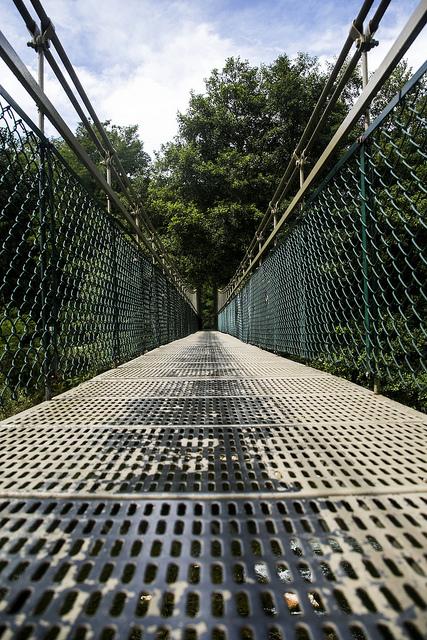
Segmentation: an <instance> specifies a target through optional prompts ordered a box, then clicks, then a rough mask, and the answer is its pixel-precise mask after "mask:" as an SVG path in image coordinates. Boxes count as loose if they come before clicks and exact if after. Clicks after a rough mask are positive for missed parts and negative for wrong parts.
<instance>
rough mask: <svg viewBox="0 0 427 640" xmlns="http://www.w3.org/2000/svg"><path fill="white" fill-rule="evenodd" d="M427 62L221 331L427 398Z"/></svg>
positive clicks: (233, 304) (246, 289)
mask: <svg viewBox="0 0 427 640" xmlns="http://www.w3.org/2000/svg"><path fill="white" fill-rule="evenodd" d="M425 74H426V65H424V67H422V68H421V69H420V71H419V72H418V73H417V74H415V76H414V77H413V78H412V80H411V81H410V82H409V83H408V84H407V85H405V87H404V88H403V89H402V91H401V92H400V94H399V95H398V96H397V97H396V98H395V99H394V100H392V101H391V103H390V104H389V105H388V107H387V108H386V109H385V110H384V111H383V112H382V114H381V115H380V116H379V117H378V118H377V119H376V120H375V122H374V123H372V125H371V126H370V128H369V129H368V131H367V132H366V134H365V135H364V136H363V139H362V140H359V141H358V142H356V143H355V144H354V145H353V146H352V147H351V148H350V149H349V150H348V152H347V153H346V155H345V156H344V157H343V158H342V159H341V160H340V162H339V163H338V164H337V165H336V167H335V168H334V169H333V171H331V173H330V174H329V175H328V176H327V177H326V179H325V180H324V182H323V183H322V184H321V186H320V187H319V188H318V189H317V191H315V192H314V193H312V194H311V195H310V197H309V198H308V199H307V200H306V202H305V203H304V205H303V206H302V207H301V209H300V211H299V212H298V213H294V215H293V218H292V219H291V221H290V222H289V224H288V225H287V228H286V231H285V232H284V234H282V235H281V237H280V238H279V240H278V243H277V245H276V247H275V248H274V249H272V250H271V251H270V253H269V255H268V257H267V258H266V260H265V261H264V263H263V264H261V265H260V266H259V267H258V268H257V269H256V271H254V272H253V273H252V275H251V276H250V277H249V279H247V280H246V282H245V283H244V286H243V287H242V288H241V289H240V290H239V291H238V293H237V294H236V295H234V297H232V298H231V300H230V301H229V302H228V303H227V304H226V305H225V306H224V307H223V309H222V310H221V311H220V313H219V329H220V330H221V331H224V332H226V333H230V334H232V335H234V336H237V337H238V338H240V339H242V340H244V341H246V342H250V343H252V344H255V345H258V346H260V347H263V348H265V349H269V350H272V351H275V352H278V353H281V354H285V355H289V356H290V357H296V358H298V359H303V360H304V361H306V362H310V363H312V364H313V365H314V366H317V367H319V368H322V369H326V370H328V371H331V372H332V373H335V374H338V375H342V376H344V377H348V378H350V379H352V380H354V381H357V382H359V383H367V382H369V383H370V384H372V383H374V381H375V380H376V381H379V382H380V383H381V385H382V388H383V389H384V390H385V391H387V392H390V393H391V394H392V395H393V394H394V395H395V396H396V397H398V398H399V399H401V400H403V401H406V402H409V403H411V404H414V405H415V406H418V407H419V408H426V401H427V368H426V333H427V331H426V325H425V318H426V315H427V314H426V312H427V304H426V302H427V295H426V294H427V292H426V281H427V256H426V253H425V249H426V240H427V233H426V210H427V190H426V185H427V166H426V158H427V155H426V153H427V152H426V126H425V125H426V104H427V99H426V75H425Z"/></svg>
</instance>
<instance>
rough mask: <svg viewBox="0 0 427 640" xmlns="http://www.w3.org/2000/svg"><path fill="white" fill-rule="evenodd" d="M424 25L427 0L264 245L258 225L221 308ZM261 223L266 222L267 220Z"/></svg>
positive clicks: (381, 10)
mask: <svg viewBox="0 0 427 640" xmlns="http://www.w3.org/2000/svg"><path fill="white" fill-rule="evenodd" d="M385 9H386V7H385V5H384V3H381V4H380V6H379V7H378V9H377V11H376V13H375V15H374V17H373V19H372V20H371V22H370V28H372V29H375V30H376V29H377V28H378V25H379V23H380V20H381V18H382V17H383V15H384V12H385ZM426 22H427V0H421V2H420V3H419V5H418V7H417V8H416V9H415V10H414V12H413V13H412V15H411V17H410V18H409V20H408V22H407V24H406V25H405V26H404V28H403V29H402V31H401V33H400V34H399V36H398V37H397V39H396V41H395V43H394V44H393V45H392V47H391V49H390V50H389V52H388V54H387V55H386V57H385V58H384V60H383V62H382V63H381V65H380V66H379V67H378V69H377V70H376V72H375V73H374V74H373V76H372V77H371V79H370V80H369V82H368V84H367V86H366V87H365V88H364V89H363V91H362V93H361V94H360V96H359V98H358V100H357V101H356V103H355V104H354V105H353V107H352V109H351V110H350V112H349V113H348V114H347V116H346V117H345V119H344V120H343V122H342V123H341V125H340V126H339V128H338V130H337V131H336V133H335V134H334V136H333V137H332V139H331V141H330V142H329V144H328V145H327V147H326V148H325V150H324V151H323V153H322V154H321V156H320V158H319V159H318V160H317V162H316V164H315V165H314V167H313V168H312V170H311V172H310V174H309V175H308V176H307V178H306V179H305V181H304V182H303V183H302V185H300V188H299V190H298V191H297V193H296V194H295V196H294V197H293V199H292V200H291V202H290V204H289V205H288V207H287V208H286V210H285V212H284V213H283V214H282V216H281V218H280V220H279V221H277V222H276V224H274V226H273V230H272V231H271V232H270V234H269V235H268V237H267V239H266V240H265V241H264V242H263V244H262V245H261V243H260V227H261V225H262V224H263V223H262V222H261V225H260V227H259V228H258V230H257V233H256V234H255V237H254V239H253V240H252V242H251V244H250V246H249V249H248V251H247V252H246V254H245V256H244V258H243V260H242V262H241V263H240V265H239V267H238V269H237V270H236V273H235V275H234V276H233V278H232V279H231V280H230V282H229V283H228V285H227V286H226V287H224V288H223V289H222V290H220V291H219V294H220V297H221V299H222V303H223V304H222V306H221V308H223V307H224V306H225V305H226V304H227V301H228V300H229V299H230V298H231V297H232V296H233V295H234V294H235V293H236V291H237V290H238V289H239V288H240V287H241V285H242V283H243V281H244V280H245V279H246V278H247V276H248V275H249V273H250V272H251V271H252V270H253V269H254V267H256V265H257V264H258V263H259V261H260V259H261V258H262V257H263V256H264V254H265V253H266V251H267V250H268V249H269V248H270V247H271V245H272V243H273V241H274V240H275V239H276V237H277V234H278V233H279V231H280V230H281V228H282V227H283V224H284V223H285V221H286V220H287V219H288V218H289V216H290V215H292V213H293V212H294V211H295V209H296V207H297V206H298V205H299V204H300V203H301V201H302V199H303V197H304V196H305V195H306V193H307V191H308V189H309V188H310V187H311V186H312V184H313V182H314V180H315V179H316V178H317V177H318V176H319V174H320V173H321V171H322V170H323V169H324V166H325V164H326V162H327V161H328V160H329V158H330V157H331V155H332V154H333V153H334V151H335V150H336V149H337V147H338V145H339V144H340V143H341V142H342V140H343V139H344V138H345V137H346V136H347V134H348V133H349V131H350V130H351V128H352V127H353V126H354V124H355V123H356V122H357V121H358V120H359V118H360V117H362V116H363V115H364V113H365V110H366V108H367V106H368V105H369V104H370V102H371V101H372V99H373V98H374V97H375V95H376V94H377V93H378V91H379V90H380V88H381V87H382V85H383V84H384V82H385V81H386V80H387V78H388V77H389V76H390V73H391V72H392V71H393V70H394V68H395V67H396V66H397V64H398V63H399V62H400V60H401V59H402V57H403V56H404V54H405V53H406V51H407V50H408V48H409V47H410V45H411V44H412V42H413V41H414V40H415V38H416V37H417V36H418V34H419V33H420V32H421V30H422V29H423V27H424V26H425V24H426ZM327 108H328V107H327ZM297 148H298V147H297ZM291 162H292V161H291ZM290 166H291V163H289V165H288V168H287V169H286V172H289V167H290ZM295 170H296V167H294V172H295ZM286 172H285V174H286ZM293 175H294V174H293ZM289 184H290V180H289V181H288V183H287V185H286V186H288V185H289ZM279 186H280V185H279ZM284 193H285V192H284V191H282V192H281V193H280V194H279V196H278V195H277V194H278V189H276V192H275V195H274V196H273V198H274V197H276V206H277V204H278V203H279V202H280V200H279V199H278V198H283V196H284ZM272 202H273V200H272V201H271V202H270V204H269V208H268V209H267V213H268V212H269V210H271V209H272ZM273 211H274V208H273ZM264 219H265V220H266V217H265V218H264ZM270 219H271V216H270ZM267 225H268V221H266V222H265V223H264V226H262V228H261V231H264V230H265V228H266V226H267ZM257 244H259V245H260V246H259V248H258V251H257V253H256V255H255V256H253V255H252V253H253V249H254V247H255V246H256V245H257ZM221 308H220V309H219V311H220V310H221Z"/></svg>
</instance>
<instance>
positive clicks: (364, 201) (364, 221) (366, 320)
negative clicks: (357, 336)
mask: <svg viewBox="0 0 427 640" xmlns="http://www.w3.org/2000/svg"><path fill="white" fill-rule="evenodd" d="M367 168H368V159H367V156H366V141H365V140H363V141H362V144H361V146H360V216H361V231H362V235H361V240H362V281H363V327H364V343H365V352H366V373H367V375H368V376H370V375H371V374H372V362H371V356H372V353H371V347H372V342H371V317H370V316H371V314H370V295H369V256H368V250H369V248H368V210H369V207H368V189H369V185H368V181H367V179H366V175H367Z"/></svg>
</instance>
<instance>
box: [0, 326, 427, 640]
mask: <svg viewBox="0 0 427 640" xmlns="http://www.w3.org/2000/svg"><path fill="white" fill-rule="evenodd" d="M425 425H426V421H425V417H424V416H423V415H422V414H420V413H418V412H416V411H412V410H410V409H407V408H406V407H403V406H402V405H399V404H397V403H394V402H392V401H389V400H387V399H385V398H383V397H376V396H374V395H373V394H372V393H371V392H369V391H367V390H365V389H362V388H360V387H357V386H355V385H352V384H351V383H349V382H347V381H345V380H342V379H338V378H336V377H333V376H331V375H328V374H326V373H322V372H319V371H317V370H315V369H310V368H308V367H305V366H303V365H300V364H298V363H295V362H291V361H289V360H285V359H283V358H280V357H278V356H274V355H272V354H270V353H267V352H265V351H261V350H260V349H258V348H256V347H253V346H249V345H246V344H243V343H242V342H240V341H238V340H237V339H235V338H232V337H230V336H226V335H223V334H219V333H215V332H200V333H197V334H195V335H193V336H190V337H188V338H185V339H182V340H178V341H176V342H173V343H171V344H169V345H167V346H163V347H160V348H159V349H156V350H154V351H151V352H150V353H147V354H146V355H144V356H141V357H140V358H137V359H136V360H133V361H132V362H129V363H128V364H126V365H123V366H121V367H119V368H117V369H114V370H111V371H108V372H107V373H104V374H102V375H100V376H98V377H96V378H94V379H93V380H91V381H89V382H87V383H85V384H83V385H81V386H79V387H77V388H76V389H74V390H72V391H69V392H67V393H65V394H63V395H61V396H59V397H57V398H56V399H54V400H52V401H51V402H49V403H44V404H42V405H39V406H38V407H35V408H34V409H31V410H29V411H27V412H24V413H22V414H20V415H17V416H15V417H14V418H11V419H9V420H7V421H4V422H3V423H2V424H1V437H2V452H1V458H0V492H1V494H0V580H1V588H0V638H1V640H5V639H10V638H17V639H19V640H23V639H24V638H43V639H46V640H47V639H49V640H51V639H53V638H61V639H62V638H73V639H80V640H82V639H85V640H88V639H89V638H99V639H102V640H111V639H112V638H116V639H122V638H130V639H132V640H137V639H144V640H145V639H149V638H153V639H154V638H156V639H157V640H160V638H162V639H165V638H171V639H175V638H176V639H182V640H202V639H205V638H206V639H208V638H209V639H210V640H231V639H240V640H250V639H251V638H253V639H255V638H257V639H259V640H260V639H264V638H266V639H267V638H268V639H269V640H280V639H281V640H290V639H297V640H309V639H312V640H314V639H319V640H338V639H343V638H352V639H353V640H354V639H358V640H359V639H360V640H364V639H368V638H379V639H383V640H392V639H395V640H399V639H401V638H412V639H416V640H420V639H421V638H424V637H425V634H426V633H427V612H426V609H427V591H426V573H427V569H426V565H425V559H424V557H423V549H424V550H425V547H426V539H425V538H426V529H425V528H424V529H423V524H425V519H423V518H425V507H426V494H425V491H426V489H427V485H426V467H425V452H426V444H427V438H426V432H425ZM423 492H424V493H423ZM423 511H424V515H423Z"/></svg>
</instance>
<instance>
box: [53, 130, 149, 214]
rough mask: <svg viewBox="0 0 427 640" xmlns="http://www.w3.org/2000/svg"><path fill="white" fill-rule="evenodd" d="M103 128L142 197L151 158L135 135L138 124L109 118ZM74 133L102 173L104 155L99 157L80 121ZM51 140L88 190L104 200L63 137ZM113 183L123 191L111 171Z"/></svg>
mask: <svg viewBox="0 0 427 640" xmlns="http://www.w3.org/2000/svg"><path fill="white" fill-rule="evenodd" d="M103 127H104V129H105V131H106V133H107V135H108V138H109V140H110V142H111V144H112V146H113V148H114V150H115V151H116V153H117V156H118V158H119V160H120V162H121V164H122V166H123V169H124V171H125V173H126V175H127V177H128V178H129V180H130V182H131V184H132V185H133V186H134V187H135V189H136V190H137V192H138V194H139V197H140V198H142V199H143V200H145V199H146V193H147V188H148V180H149V172H150V162H151V159H150V156H149V155H148V153H146V152H145V151H144V143H143V142H142V140H141V139H140V138H139V137H138V125H129V126H118V125H114V124H113V125H112V124H111V121H110V120H107V121H106V122H104V123H103ZM75 136H76V138H77V140H78V142H79V143H80V144H81V145H82V147H83V148H84V150H85V151H86V152H87V154H88V155H89V157H90V158H91V160H92V161H93V162H94V163H95V164H96V165H97V167H98V169H99V171H100V172H101V173H102V175H104V176H105V173H106V166H105V158H103V157H101V155H100V153H99V151H98V149H97V147H96V146H95V143H94V142H93V140H92V139H91V137H90V136H89V134H88V132H87V130H86V128H85V127H84V125H83V124H82V123H79V124H78V125H77V129H76V132H75ZM54 142H55V145H56V147H57V149H58V151H59V152H60V154H61V155H62V156H63V158H65V160H66V161H67V162H68V164H69V165H70V166H71V168H72V169H73V170H74V171H75V173H77V175H78V176H79V177H80V179H81V181H82V182H83V184H84V186H85V187H86V188H87V189H88V191H89V192H91V193H92V194H95V195H96V196H97V197H98V198H99V199H100V200H101V201H102V202H103V203H104V202H105V194H104V193H103V192H102V191H101V190H100V189H99V188H98V186H97V184H96V182H95V181H94V179H93V178H92V176H91V175H90V174H89V172H88V171H87V169H86V168H85V167H84V166H83V165H82V163H81V162H80V161H79V160H78V159H77V157H76V156H75V154H74V153H73V151H71V149H70V148H69V147H68V145H67V144H66V143H65V142H64V141H63V140H60V139H58V140H56V141H54ZM112 186H113V188H114V189H115V191H117V192H118V193H119V194H120V193H121V192H122V188H121V186H120V183H119V181H118V180H117V178H116V176H115V174H114V172H112Z"/></svg>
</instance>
